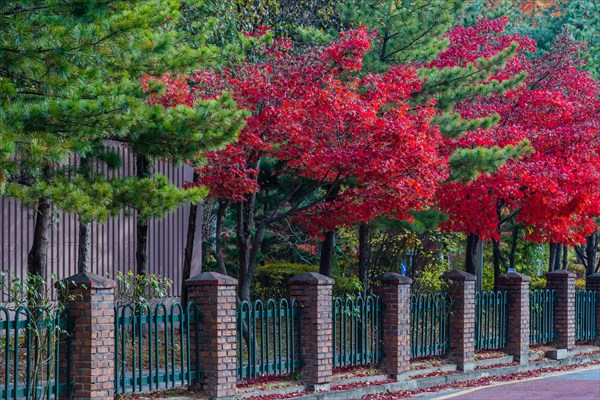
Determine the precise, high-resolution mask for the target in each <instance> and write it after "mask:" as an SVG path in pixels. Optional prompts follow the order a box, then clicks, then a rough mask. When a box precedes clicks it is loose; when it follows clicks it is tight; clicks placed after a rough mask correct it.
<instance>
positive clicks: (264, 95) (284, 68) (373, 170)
mask: <svg viewBox="0 0 600 400" xmlns="http://www.w3.org/2000/svg"><path fill="white" fill-rule="evenodd" d="M371 39H372V35H371V34H370V33H369V32H368V31H367V30H366V29H364V28H360V29H357V30H353V31H349V32H345V33H343V34H341V35H340V38H339V39H338V40H337V41H335V42H333V43H332V44H331V45H329V46H327V47H323V48H316V49H311V50H309V51H307V52H305V53H303V54H301V55H296V54H295V53H294V52H293V51H292V49H291V45H290V44H289V43H288V42H286V41H284V40H280V41H277V42H276V43H275V45H274V46H273V47H271V48H269V49H268V50H267V51H266V53H265V54H264V60H263V61H262V62H256V63H250V62H246V63H244V64H243V65H241V66H239V67H237V68H233V69H227V70H224V71H199V72H197V73H195V74H193V76H192V77H191V80H192V81H193V87H194V94H195V96H198V97H201V98H210V97H212V96H215V95H219V94H220V93H222V92H223V91H229V92H231V93H232V94H233V97H234V99H235V101H236V102H237V104H238V105H239V106H240V107H242V108H245V109H247V110H248V111H249V113H250V115H249V116H248V118H247V120H246V127H245V128H244V129H243V131H242V132H241V134H240V137H239V140H238V142H237V143H233V144H231V145H229V146H228V147H227V148H226V149H225V150H224V151H220V152H213V153H209V154H208V155H207V163H206V165H205V166H203V167H201V168H200V169H199V170H198V172H199V175H200V179H199V180H198V182H197V184H199V185H205V186H207V187H208V188H209V189H210V191H211V195H212V196H215V197H218V198H219V199H221V200H222V203H221V204H223V205H224V206H225V207H226V206H227V205H228V204H236V207H237V218H238V220H237V238H238V252H239V256H238V258H239V265H240V280H241V285H240V288H241V289H240V296H241V297H242V298H248V297H249V285H250V282H251V279H252V275H253V272H254V269H255V268H256V263H257V254H258V251H259V250H260V246H261V243H262V240H263V238H264V233H265V230H266V229H267V228H268V227H269V226H270V225H271V224H273V223H275V222H277V221H278V220H281V219H284V218H293V217H295V218H296V219H298V220H300V221H301V222H302V223H303V224H304V225H305V226H306V227H308V228H310V230H311V231H312V232H313V233H315V234H316V233H318V232H322V231H331V230H332V229H334V228H335V227H336V226H338V225H339V224H352V223H355V222H358V221H368V220H371V219H373V218H375V217H376V216H377V215H390V216H393V217H396V218H402V219H406V218H409V212H410V211H411V210H413V209H419V208H422V207H424V206H425V205H426V204H428V203H430V201H431V199H432V198H433V196H434V193H435V188H436V187H437V184H438V182H440V181H441V180H443V179H445V178H446V160H445V158H444V157H441V156H440V155H439V154H438V146H439V144H440V142H441V140H442V138H441V135H440V133H439V130H438V129H437V127H436V126H433V125H432V124H431V118H432V117H433V114H434V110H433V108H432V107H430V106H428V105H425V106H423V107H419V108H417V109H412V108H411V106H410V105H409V100H410V98H411V94H412V93H414V92H416V91H419V89H420V85H421V81H420V80H419V78H418V77H417V73H416V71H415V70H413V69H411V68H407V67H404V66H397V67H395V68H392V69H391V70H390V71H388V72H387V73H385V74H365V75H363V76H360V75H356V74H353V73H356V72H358V71H360V69H361V65H362V57H363V55H364V54H365V52H366V51H367V50H368V49H369V46H370V41H371ZM273 182H276V186H277V190H270V188H272V187H273V186H272V185H271V184H272V183H273ZM270 185H271V186H270ZM257 196H262V197H261V198H263V199H265V198H266V197H269V196H272V198H270V199H269V201H267V204H268V205H269V207H268V209H266V210H265V209H261V210H257V209H256V199H257ZM218 235H219V233H217V236H218Z"/></svg>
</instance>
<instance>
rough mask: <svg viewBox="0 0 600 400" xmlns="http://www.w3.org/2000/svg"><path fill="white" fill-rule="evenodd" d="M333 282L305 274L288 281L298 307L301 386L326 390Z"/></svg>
mask: <svg viewBox="0 0 600 400" xmlns="http://www.w3.org/2000/svg"><path fill="white" fill-rule="evenodd" d="M333 282H334V281H333V279H331V278H328V277H326V276H324V275H321V274H317V273H315V272H305V273H303V274H301V275H298V276H296V277H294V278H292V279H290V280H289V282H288V284H289V286H290V296H291V298H292V299H293V298H295V299H296V300H297V301H298V303H299V304H300V307H301V314H300V315H301V322H300V327H301V329H302V331H301V340H300V354H301V356H302V382H303V383H305V384H306V385H308V386H309V388H310V390H314V391H322V390H328V389H329V383H330V382H331V375H332V368H333V311H332V307H333Z"/></svg>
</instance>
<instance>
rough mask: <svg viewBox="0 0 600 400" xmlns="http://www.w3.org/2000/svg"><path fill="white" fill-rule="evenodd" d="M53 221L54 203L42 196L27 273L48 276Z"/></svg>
mask: <svg viewBox="0 0 600 400" xmlns="http://www.w3.org/2000/svg"><path fill="white" fill-rule="evenodd" d="M51 221H52V205H51V204H50V202H49V201H48V199H46V198H44V197H42V198H40V199H39V200H38V205H37V209H36V218H35V227H34V231H33V242H32V243H31V248H30V250H29V254H28V255H27V273H29V274H31V275H38V276H41V277H43V278H45V276H46V268H47V265H48V264H47V254H48V233H49V231H50V223H51Z"/></svg>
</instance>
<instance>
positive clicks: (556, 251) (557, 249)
mask: <svg viewBox="0 0 600 400" xmlns="http://www.w3.org/2000/svg"><path fill="white" fill-rule="evenodd" d="M561 260H562V245H561V244H560V243H550V265H549V271H557V270H559V269H560V268H561Z"/></svg>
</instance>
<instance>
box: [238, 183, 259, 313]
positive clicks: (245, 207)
mask: <svg viewBox="0 0 600 400" xmlns="http://www.w3.org/2000/svg"><path fill="white" fill-rule="evenodd" d="M255 200H256V195H255V194H252V195H250V197H249V198H248V201H240V202H239V203H238V206H237V231H236V235H237V241H238V246H237V247H238V266H239V284H238V295H239V297H240V299H241V300H242V301H244V300H246V301H250V286H251V282H252V276H251V275H252V271H250V237H251V233H252V232H251V229H252V226H253V225H254V206H255Z"/></svg>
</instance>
